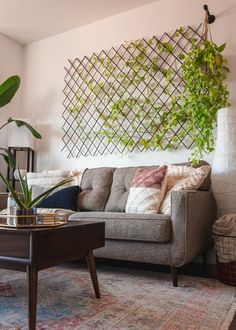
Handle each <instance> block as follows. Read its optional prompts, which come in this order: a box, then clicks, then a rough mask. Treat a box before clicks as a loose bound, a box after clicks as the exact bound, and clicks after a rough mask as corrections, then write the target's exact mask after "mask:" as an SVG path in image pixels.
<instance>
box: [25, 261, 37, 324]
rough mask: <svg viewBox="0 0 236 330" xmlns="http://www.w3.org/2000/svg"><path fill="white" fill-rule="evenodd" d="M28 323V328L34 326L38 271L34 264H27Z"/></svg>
mask: <svg viewBox="0 0 236 330" xmlns="http://www.w3.org/2000/svg"><path fill="white" fill-rule="evenodd" d="M27 282H28V324H29V330H35V328H36V309H37V286H38V272H37V269H36V267H35V266H27Z"/></svg>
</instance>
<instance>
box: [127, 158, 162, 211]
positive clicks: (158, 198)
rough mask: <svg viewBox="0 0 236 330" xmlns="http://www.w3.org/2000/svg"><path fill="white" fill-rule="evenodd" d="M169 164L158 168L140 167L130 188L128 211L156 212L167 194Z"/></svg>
mask: <svg viewBox="0 0 236 330" xmlns="http://www.w3.org/2000/svg"><path fill="white" fill-rule="evenodd" d="M166 170H167V166H166V165H164V166H160V167H159V168H156V169H152V170H150V169H145V170H144V169H138V170H137V171H136V173H135V175H134V178H133V180H132V182H131V186H130V189H129V196H128V200H127V204H126V207H125V212H127V213H146V214H156V213H158V211H159V207H160V204H161V202H162V199H163V197H164V194H165V190H166V184H167V177H166V175H165V174H166Z"/></svg>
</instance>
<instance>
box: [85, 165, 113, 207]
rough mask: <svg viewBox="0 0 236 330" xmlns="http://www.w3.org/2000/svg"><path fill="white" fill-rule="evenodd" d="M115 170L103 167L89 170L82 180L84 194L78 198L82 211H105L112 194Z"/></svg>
mask: <svg viewBox="0 0 236 330" xmlns="http://www.w3.org/2000/svg"><path fill="white" fill-rule="evenodd" d="M113 172H114V168H112V167H101V168H92V169H87V170H85V171H84V173H83V177H82V179H81V184H80V186H81V189H82V192H81V193H80V194H79V196H78V208H79V210H81V211H104V208H105V205H106V202H107V199H108V196H109V194H110V189H111V184H112V176H113Z"/></svg>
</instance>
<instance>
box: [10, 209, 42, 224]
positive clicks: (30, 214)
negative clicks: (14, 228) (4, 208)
mask: <svg viewBox="0 0 236 330" xmlns="http://www.w3.org/2000/svg"><path fill="white" fill-rule="evenodd" d="M13 212H14V215H15V216H16V225H17V224H19V225H33V224H35V223H36V214H37V208H36V207H34V208H30V209H20V208H18V207H14V211H13Z"/></svg>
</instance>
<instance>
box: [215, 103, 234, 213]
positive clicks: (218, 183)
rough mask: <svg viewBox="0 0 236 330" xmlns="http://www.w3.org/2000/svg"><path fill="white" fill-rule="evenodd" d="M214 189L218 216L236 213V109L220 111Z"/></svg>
mask: <svg viewBox="0 0 236 330" xmlns="http://www.w3.org/2000/svg"><path fill="white" fill-rule="evenodd" d="M212 189H213V192H214V195H215V199H216V202H217V208H218V216H222V215H224V214H229V213H236V109H235V108H223V109H220V110H219V111H218V120H217V139H216V148H215V154H214V160H213V164H212Z"/></svg>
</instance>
